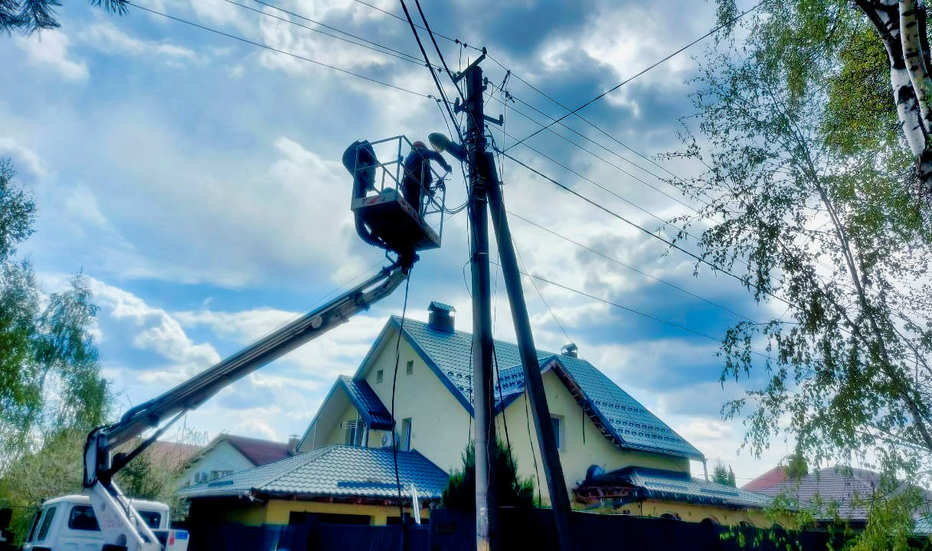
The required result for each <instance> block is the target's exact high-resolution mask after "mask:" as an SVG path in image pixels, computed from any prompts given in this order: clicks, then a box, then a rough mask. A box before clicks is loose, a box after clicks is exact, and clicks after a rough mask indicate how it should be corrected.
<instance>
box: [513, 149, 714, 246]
mask: <svg viewBox="0 0 932 551" xmlns="http://www.w3.org/2000/svg"><path fill="white" fill-rule="evenodd" d="M506 135H507V136H508V137H509V138H514V136H512V135H511V134H506ZM522 145H523V146H524V147H526V148H528V149H529V150H531V151H533V152H534V153H536V154H537V155H539V156H541V157H543V158H544V159H547V160H548V161H550V162H551V163H553V164H555V165H557V166H559V167H560V168H562V169H563V170H566V171H567V172H570V173H571V174H573V175H575V176H577V177H578V178H580V179H582V180H584V181H586V182H588V183H590V184H592V185H594V186H596V187H597V188H599V189H601V190H603V191H605V192H606V193H609V194H611V195H612V196H613V197H615V198H616V199H618V200H619V201H623V202H624V203H626V204H628V205H630V206H632V207H634V208H636V209H637V210H639V211H641V212H643V213H644V214H646V215H648V216H650V217H651V218H653V219H655V220H657V221H659V222H660V224H661V225H662V226H663V227H667V226H671V227H673V228H674V229H676V230H677V231H679V232H681V233H682V234H683V235H686V236H688V237H691V238H693V239H695V238H696V237H695V236H694V235H692V234H690V233H689V232H687V231H686V230H685V229H684V228H681V227H679V226H677V225H675V224H672V223H670V221H668V220H665V219H664V218H663V217H661V216H659V215H657V214H654V213H653V212H651V211H649V210H647V209H645V208H644V207H642V206H641V205H639V204H637V203H635V202H634V201H631V200H630V199H627V198H626V197H624V196H623V195H621V194H619V193H616V192H615V191H613V190H611V189H609V188H607V187H605V186H604V185H602V184H600V183H598V182H596V181H595V180H593V179H591V178H589V177H588V176H585V175H584V174H580V173H579V172H577V171H576V170H574V169H573V168H571V167H569V166H567V165H566V164H564V163H561V162H560V161H558V160H556V159H554V158H553V157H551V156H549V155H547V154H546V153H544V152H543V151H541V150H539V149H536V148H534V147H532V146H530V145H528V144H522Z"/></svg>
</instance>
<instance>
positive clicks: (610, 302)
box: [495, 262, 769, 359]
mask: <svg viewBox="0 0 932 551" xmlns="http://www.w3.org/2000/svg"><path fill="white" fill-rule="evenodd" d="M495 265H496V266H498V267H499V269H501V264H499V263H497V262H496V263H495ZM520 273H521V274H522V275H524V276H527V277H530V278H533V279H536V280H538V281H541V282H543V283H546V284H548V285H553V286H554V287H559V288H560V289H563V290H564V291H569V292H571V293H575V294H577V295H580V296H584V297H586V298H589V299H592V300H594V301H597V302H601V303H603V304H607V305H608V306H612V307H614V308H618V309H620V310H624V311H626V312H629V313H631V314H635V315H637V316H641V317H643V318H647V319H650V320H653V321H655V322H657V323H660V324H662V325H667V326H670V327H675V328H677V329H679V330H681V331H685V332H687V333H690V334H693V335H696V336H698V337H702V338H704V339H707V340H710V341H713V342H716V343H720V342H721V339H719V338H717V337H713V336H712V335H709V334H708V333H703V332H702V331H698V330H696V329H693V328H692V327H689V326H687V325H683V324H681V323H677V322H675V321H670V320H666V319H663V318H661V317H658V316H655V315H654V314H649V313H647V312H643V311H641V310H638V309H637V308H632V307H631V306H626V305H624V304H621V303H619V302H615V301H613V300H609V299H607V298H604V297H600V296H598V295H593V294H592V293H587V292H586V291H583V290H581V289H577V288H575V287H570V286H569V285H566V284H563V283H560V282H558V281H554V280H552V279H550V278H547V277H544V276H541V275H537V274H532V273H528V272H525V271H521V272H520ZM751 353H752V354H756V355H758V356H762V357H764V358H768V359H769V356H768V355H767V354H764V353H763V352H758V351H756V350H751Z"/></svg>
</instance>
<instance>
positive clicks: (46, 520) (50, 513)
mask: <svg viewBox="0 0 932 551" xmlns="http://www.w3.org/2000/svg"><path fill="white" fill-rule="evenodd" d="M55 509H57V507H49V508H48V509H46V510H45V516H43V517H42V527H41V528H39V535H38V536H37V537H36V541H43V540H45V536H47V535H49V528H51V527H52V519H53V518H55Z"/></svg>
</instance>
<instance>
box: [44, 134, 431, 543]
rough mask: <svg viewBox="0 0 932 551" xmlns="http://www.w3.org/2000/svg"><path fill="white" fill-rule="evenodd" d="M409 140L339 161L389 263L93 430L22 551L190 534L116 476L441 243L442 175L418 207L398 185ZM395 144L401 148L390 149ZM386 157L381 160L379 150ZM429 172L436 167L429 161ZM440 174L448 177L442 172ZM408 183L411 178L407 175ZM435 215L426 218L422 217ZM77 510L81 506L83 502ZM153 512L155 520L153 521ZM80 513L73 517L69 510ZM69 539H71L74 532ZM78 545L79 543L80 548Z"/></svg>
mask: <svg viewBox="0 0 932 551" xmlns="http://www.w3.org/2000/svg"><path fill="white" fill-rule="evenodd" d="M405 143H407V145H408V146H409V147H411V148H412V149H413V146H412V144H411V142H410V141H408V139H407V138H406V137H404V136H396V137H394V138H387V139H385V140H379V141H375V142H368V141H359V142H355V143H353V144H352V145H351V146H350V147H349V148H347V150H346V152H345V153H344V154H343V164H344V166H346V168H347V170H349V172H350V174H351V175H352V176H353V188H352V189H353V193H352V200H351V204H350V207H351V210H352V211H353V213H354V216H355V218H356V229H357V233H359V236H360V238H362V239H363V240H364V241H365V242H367V243H369V244H371V245H374V246H376V247H379V248H382V249H384V250H385V256H386V258H387V259H388V260H389V262H390V263H389V265H388V266H386V267H384V268H382V269H381V270H380V271H379V272H378V273H377V274H375V275H373V276H372V277H370V278H369V279H367V280H366V281H364V282H363V283H361V284H359V285H357V286H356V287H353V288H352V289H350V290H349V291H346V292H345V293H343V294H342V295H340V296H338V297H336V298H334V299H333V300H330V301H329V302H327V303H325V304H323V305H322V306H319V307H317V308H315V309H313V310H311V311H310V312H308V313H307V314H305V315H303V316H301V317H299V318H298V319H296V320H294V321H292V322H291V323H289V324H288V325H285V326H284V327H282V328H280V329H278V330H276V331H274V332H272V333H271V334H269V335H267V336H265V337H263V338H262V339H260V340H258V341H257V342H255V343H253V344H252V345H250V346H247V347H246V348H244V349H243V350H241V351H239V352H237V353H236V354H234V355H232V356H230V357H229V358H226V359H224V360H221V361H220V362H219V363H217V364H216V365H214V366H212V367H210V368H208V369H206V370H204V371H202V372H201V373H199V374H197V375H195V376H194V377H192V378H191V379H189V380H187V381H185V382H183V383H181V384H179V385H178V386H176V387H174V388H172V389H171V390H169V391H167V392H165V393H164V394H162V395H160V396H158V397H156V398H154V399H152V400H149V401H147V402H144V403H142V404H139V405H137V406H135V407H133V408H131V409H130V410H129V411H127V412H126V413H124V414H123V416H122V417H121V418H120V419H119V421H117V422H115V423H113V424H110V425H104V426H101V427H97V428H95V429H94V430H93V431H91V433H90V434H89V435H88V437H87V442H86V444H85V446H84V479H83V484H84V495H83V496H64V497H60V498H56V499H53V500H49V501H47V502H46V503H45V504H43V507H42V509H41V511H40V513H39V516H38V517H36V519H35V522H34V524H33V530H32V531H31V532H30V534H29V538H28V539H29V542H28V543H27V545H26V549H28V550H31V551H38V550H39V549H43V548H45V549H52V550H54V551H59V550H63V549H74V550H76V551H77V550H81V551H84V550H89V549H94V550H95V551H96V550H102V551H163V550H174V549H179V550H181V551H183V550H184V549H185V548H186V547H187V532H184V531H171V530H170V529H168V524H167V523H168V521H169V512H168V507H167V506H166V505H164V504H160V503H155V502H143V501H138V502H135V504H134V501H133V500H130V499H128V498H127V497H126V496H124V495H123V493H122V492H121V491H120V489H119V488H118V487H117V484H116V483H115V481H114V475H116V474H117V473H118V472H119V471H120V469H122V468H123V467H125V466H126V465H127V464H128V463H129V462H130V461H132V460H133V458H135V457H136V456H138V455H139V454H140V453H142V452H143V451H145V450H146V448H148V447H149V446H150V445H151V444H152V443H153V442H155V441H156V440H157V439H158V438H159V436H161V435H162V434H163V433H164V432H165V431H166V430H167V429H168V428H169V427H170V426H171V425H172V424H173V423H174V422H175V421H177V420H178V419H179V418H181V416H182V415H184V414H185V413H186V412H188V411H190V410H192V409H194V408H196V407H198V406H200V405H201V404H203V403H204V402H205V401H206V400H207V399H209V398H210V397H212V396H213V395H214V394H216V393H217V392H219V391H220V390H221V389H222V388H224V387H226V386H228V385H230V384H231V383H233V382H234V381H236V380H238V379H240V378H242V377H244V376H246V375H248V374H249V373H252V372H253V371H255V370H257V369H259V368H260V367H262V366H264V365H266V364H268V363H269V362H271V361H273V360H275V359H277V358H279V357H281V356H282V355H284V354H286V353H287V352H290V351H291V350H294V349H295V348H297V347H298V346H301V345H302V344H304V343H306V342H308V341H310V340H312V339H315V338H317V337H319V336H320V335H322V334H323V333H325V332H327V331H329V330H330V329H333V328H334V327H336V326H337V325H339V324H341V323H343V322H345V321H347V320H348V319H350V318H351V317H353V316H354V315H356V314H357V313H359V312H360V311H362V310H366V309H368V308H369V307H370V306H372V304H374V303H376V302H378V301H379V300H381V299H382V298H384V297H386V296H388V295H389V294H391V293H392V291H394V290H395V289H396V288H397V287H398V286H399V285H400V284H401V283H402V282H403V281H404V280H405V279H406V278H407V277H408V273H409V271H410V270H411V267H412V266H413V265H414V263H415V262H416V261H417V260H418V256H417V251H420V250H424V249H432V248H437V247H439V246H440V238H441V233H442V231H443V213H444V210H445V206H444V201H445V195H446V191H445V189H446V188H445V186H444V180H443V176H440V175H437V178H436V179H433V178H424V177H423V176H424V175H415V176H420V177H419V178H417V180H418V181H424V182H433V183H432V185H431V187H430V188H429V189H425V190H423V191H424V193H423V194H420V195H421V197H423V198H424V199H423V201H422V203H426V204H421V205H410V204H408V203H407V201H405V199H404V194H403V193H401V190H400V189H399V188H400V187H401V185H402V180H403V179H404V174H403V173H404V171H405V168H404V159H403V157H402V146H403V145H404V144H405ZM396 146H397V148H396ZM377 149H378V150H381V151H388V154H389V155H391V156H392V160H391V161H388V162H385V163H382V162H379V160H378V157H377V155H376V150H377ZM383 158H384V157H383ZM427 170H433V169H432V168H430V167H428V168H427ZM444 176H445V175H444ZM409 181H410V179H409ZM431 215H433V216H434V217H436V218H439V224H433V225H432V224H431V223H430V222H429V220H428V217H429V216H431ZM150 429H155V430H154V431H153V432H152V433H151V434H150V435H148V436H147V437H146V438H144V439H142V440H141V442H140V443H139V444H138V445H137V446H136V447H135V448H133V449H132V450H130V451H128V452H120V453H114V451H115V450H116V449H117V448H118V447H119V446H121V445H123V444H126V443H128V442H131V441H133V439H135V438H137V437H140V436H142V434H143V433H144V432H145V431H147V430H150ZM82 507H83V509H82ZM74 515H83V516H82V517H81V519H82V520H80V521H78V522H84V523H85V524H86V525H87V526H90V525H91V524H92V521H93V524H94V525H95V526H96V527H97V529H98V530H96V534H95V538H96V539H94V540H93V542H90V543H89V544H88V545H90V547H82V546H79V545H77V544H74V545H72V543H71V542H70V540H69V539H68V538H72V536H74V533H75V529H74V528H73V527H72V526H71V524H73V523H72V517H73V516H74ZM155 515H158V517H159V518H158V522H157V523H156V522H154V520H155ZM75 518H77V517H75ZM74 537H75V538H76V537H77V536H74ZM76 545H77V546H76Z"/></svg>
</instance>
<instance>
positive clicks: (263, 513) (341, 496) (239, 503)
mask: <svg viewBox="0 0 932 551" xmlns="http://www.w3.org/2000/svg"><path fill="white" fill-rule="evenodd" d="M394 465H395V463H394V460H393V454H392V450H391V448H366V447H360V446H341V445H336V446H328V447H325V448H318V449H316V450H313V451H311V452H308V453H302V454H299V455H296V456H293V457H289V458H287V459H283V460H281V461H277V462H275V463H270V464H268V465H265V466H262V467H257V468H254V469H248V470H245V471H241V472H238V473H234V474H232V475H229V476H226V477H224V478H221V479H218V480H215V481H213V482H209V483H207V484H201V485H199V486H196V487H194V488H189V489H187V490H182V491H181V492H180V493H181V495H182V496H184V497H189V498H190V497H196V499H191V509H190V513H189V515H190V518H196V519H197V522H198V523H199V524H201V525H204V524H208V525H209V524H214V523H218V522H238V523H240V524H246V525H288V524H300V523H302V522H304V521H305V519H306V518H307V516H308V515H313V516H314V517H315V518H316V519H317V520H318V521H323V522H339V523H341V524H376V525H385V524H391V523H395V522H398V519H399V518H400V516H399V511H398V507H397V503H398V500H397V493H398V486H397V485H396V484H395V470H394ZM398 476H399V479H400V481H401V487H402V488H403V494H404V499H405V501H406V502H407V503H409V504H410V502H411V496H412V495H413V494H414V493H415V492H416V494H417V496H418V499H419V504H420V505H421V511H420V513H421V515H422V516H423V517H424V518H427V517H428V516H429V515H430V512H429V507H430V505H431V504H432V503H436V502H437V501H438V500H439V498H440V496H441V494H442V493H443V489H444V487H445V486H446V483H447V474H446V473H445V472H443V471H442V470H441V469H440V468H439V467H437V466H436V465H434V464H433V463H431V462H430V461H429V460H427V459H426V458H425V457H424V456H423V455H421V454H420V453H418V452H416V451H399V452H398ZM412 488H413V490H412ZM406 509H407V512H410V507H406Z"/></svg>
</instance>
